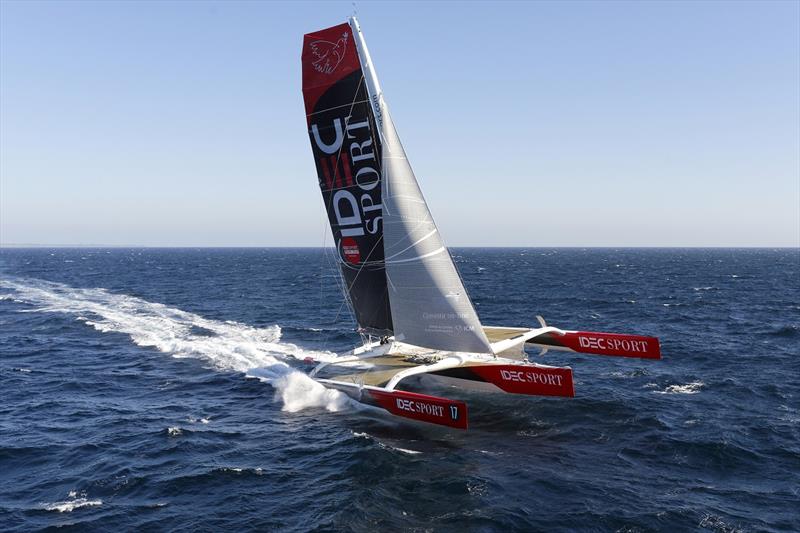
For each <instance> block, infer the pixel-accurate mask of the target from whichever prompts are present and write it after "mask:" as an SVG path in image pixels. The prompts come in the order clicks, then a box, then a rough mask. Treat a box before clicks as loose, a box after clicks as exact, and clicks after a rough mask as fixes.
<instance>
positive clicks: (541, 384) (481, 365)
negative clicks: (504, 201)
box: [302, 18, 661, 429]
mask: <svg viewBox="0 0 800 533" xmlns="http://www.w3.org/2000/svg"><path fill="white" fill-rule="evenodd" d="M302 64H303V97H304V100H305V107H306V119H307V125H308V133H309V137H310V139H311V148H312V151H313V154H314V161H315V163H316V168H317V176H318V178H319V185H320V189H321V191H322V198H323V200H324V202H325V208H326V210H327V213H328V219H329V222H330V226H331V230H332V232H333V238H334V241H335V244H336V252H337V258H338V263H339V265H340V267H341V279H342V282H343V286H344V292H345V298H346V299H347V301H348V303H349V304H350V307H351V308H352V310H353V313H354V316H355V318H356V321H357V322H358V325H359V332H360V333H361V335H362V339H363V341H364V343H363V346H360V347H358V348H356V349H354V350H353V351H352V352H350V353H348V354H343V355H341V356H339V357H338V358H336V359H335V360H334V361H332V362H325V363H320V364H318V365H316V366H315V368H314V369H313V370H312V371H311V376H312V377H314V379H316V380H317V381H319V382H320V383H323V384H324V385H326V386H328V387H332V388H336V389H339V390H342V391H344V392H346V393H348V394H349V395H350V396H352V397H354V398H356V399H357V400H359V401H361V402H364V403H367V404H371V405H374V406H376V407H380V408H382V409H385V410H387V411H389V412H390V413H392V414H395V415H399V416H403V417H407V418H412V419H416V420H421V421H425V422H432V423H435V424H441V425H445V426H451V427H456V428H462V429H466V427H467V420H468V419H467V406H466V404H465V403H464V402H462V401H458V400H452V399H447V398H440V397H435V396H429V395H426V394H420V393H419V392H412V391H409V390H404V389H408V388H409V385H410V384H413V385H415V386H419V385H420V384H421V383H423V382H422V381H421V380H420V379H419V378H420V377H423V376H424V377H433V378H436V379H439V380H447V381H449V382H451V383H455V384H458V385H459V386H464V387H470V388H478V389H484V390H494V391H502V392H506V393H513V394H527V395H541V396H565V397H572V396H574V395H575V391H574V387H573V381H572V369H571V368H569V367H563V368H560V367H554V366H547V365H542V364H536V363H532V362H530V361H528V360H527V357H526V355H525V351H524V348H525V345H533V346H538V347H539V348H541V349H542V351H543V352H544V351H547V350H550V349H555V350H567V351H572V352H579V353H586V354H597V355H611V356H622V357H640V358H649V359H659V358H660V356H661V352H660V347H659V342H658V339H656V338H654V337H643V336H638V335H623V334H617V333H599V332H586V331H569V330H562V329H558V328H555V327H552V326H548V325H547V324H546V323H545V322H544V320H543V319H542V318H541V317H537V319H538V322H539V324H538V327H530V328H522V327H486V326H482V325H481V323H480V320H479V319H478V315H477V313H476V312H475V308H474V307H473V305H472V301H471V300H470V298H469V296H468V294H467V291H466V289H465V288H464V285H463V283H462V281H461V278H460V276H459V274H458V271H457V270H456V267H455V265H454V264H453V260H452V258H451V257H450V253H449V252H448V250H447V248H446V247H445V245H444V242H443V240H442V237H441V235H440V233H439V231H438V229H437V228H436V224H434V221H433V218H432V217H431V213H430V211H429V210H428V205H427V204H426V203H425V199H424V198H423V196H422V192H421V191H420V188H419V184H418V183H417V180H416V177H415V176H414V172H413V171H412V169H411V165H410V164H409V162H408V159H407V157H406V154H405V151H404V149H403V146H402V145H401V144H400V139H399V138H398V136H397V131H396V130H395V127H394V124H393V122H392V118H391V115H390V114H389V109H388V108H387V106H386V101H385V100H384V96H383V92H382V91H381V87H380V84H379V82H378V77H377V75H376V73H375V68H374V66H373V64H372V60H371V59H370V55H369V52H368V51H367V47H366V44H365V42H364V37H363V35H362V33H361V29H360V28H359V25H358V22H357V21H356V19H355V18H350V20H349V22H347V23H345V24H341V25H338V26H333V27H331V28H327V29H324V30H320V31H317V32H314V33H309V34H307V35H305V38H304V40H303V52H302Z"/></svg>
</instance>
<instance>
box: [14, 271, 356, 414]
mask: <svg viewBox="0 0 800 533" xmlns="http://www.w3.org/2000/svg"><path fill="white" fill-rule="evenodd" d="M2 300H12V301H15V302H18V303H25V304H28V305H30V306H32V308H31V309H29V310H26V311H24V312H36V313H62V314H67V315H73V316H75V318H76V320H79V321H81V322H84V323H85V324H86V325H88V326H91V327H93V328H94V329H96V330H98V331H102V332H116V333H124V334H127V335H129V336H130V338H131V340H132V341H133V342H134V344H137V345H138V346H145V347H152V348H155V349H157V350H159V351H161V352H164V353H166V354H169V355H171V356H172V357H177V358H184V357H191V358H195V359H200V360H203V361H206V362H207V363H210V364H211V365H212V366H213V367H214V368H216V369H219V370H223V371H235V372H243V373H245V374H246V375H247V376H248V377H254V378H258V379H260V380H262V381H265V382H267V383H269V384H270V385H272V387H274V388H275V396H276V399H278V400H280V401H281V402H282V405H283V406H282V408H283V410H284V411H290V412H295V411H299V410H301V409H305V408H308V407H324V408H326V409H327V410H329V411H339V410H341V409H343V408H345V407H346V406H348V405H350V401H349V399H348V398H347V396H346V395H345V394H342V393H341V392H338V391H334V390H331V389H327V388H325V387H323V386H322V385H321V384H319V383H317V382H316V381H314V380H312V379H311V378H309V377H308V376H307V375H306V374H304V373H303V372H300V371H298V370H296V369H294V368H292V366H290V365H289V364H288V363H287V361H290V360H291V359H297V360H303V359H304V358H306V357H311V358H313V359H315V360H328V359H331V358H333V357H335V354H333V353H331V352H319V351H309V350H304V349H302V348H300V347H298V346H296V345H294V344H290V343H285V342H281V340H280V339H281V328H280V326H278V325H274V326H269V327H267V328H254V327H251V326H248V325H246V324H241V323H238V322H233V321H218V320H209V319H206V318H203V317H201V316H200V315H196V314H194V313H188V312H186V311H182V310H180V309H175V308H172V307H167V306H166V305H163V304H160V303H153V302H149V301H147V300H143V299H141V298H136V297H134V296H128V295H124V294H113V293H110V292H108V291H107V290H105V289H100V288H93V289H80V288H75V287H70V286H69V285H64V284H61V283H53V282H49V281H42V280H36V279H0V301H2Z"/></svg>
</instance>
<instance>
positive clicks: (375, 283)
mask: <svg viewBox="0 0 800 533" xmlns="http://www.w3.org/2000/svg"><path fill="white" fill-rule="evenodd" d="M353 41H354V39H353V36H352V32H351V29H350V26H349V25H348V24H340V25H339V26H334V27H331V28H327V29H324V30H320V31H318V32H314V33H309V34H307V35H305V38H304V39H303V53H302V63H303V97H304V100H305V106H306V117H307V120H308V134H309V137H310V139H311V148H312V150H313V152H314V160H315V163H316V167H317V176H318V178H319V185H320V189H321V190H322V197H323V200H324V201H325V208H326V209H327V212H328V220H329V222H330V225H331V230H332V232H333V238H334V242H335V245H336V250H337V256H338V258H339V263H340V266H341V269H342V274H343V279H344V282H345V284H346V285H347V287H346V288H347V292H348V296H349V299H350V303H351V305H352V307H353V311H354V312H355V315H356V320H357V321H358V324H359V326H360V327H361V328H363V329H364V330H366V331H368V332H371V333H378V334H389V333H391V332H392V317H391V310H390V307H389V300H388V294H387V285H386V275H385V272H384V261H383V220H382V211H383V210H382V206H381V195H382V186H381V181H382V179H381V145H380V140H379V138H378V135H377V132H376V125H375V118H374V116H373V114H372V108H371V106H370V105H369V101H368V94H367V90H366V87H365V84H364V76H363V75H362V72H361V63H360V61H359V57H358V54H357V52H356V47H355V44H354V42H353Z"/></svg>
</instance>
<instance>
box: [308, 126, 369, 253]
mask: <svg viewBox="0 0 800 533" xmlns="http://www.w3.org/2000/svg"><path fill="white" fill-rule="evenodd" d="M352 118H353V117H351V116H345V117H339V118H335V119H334V120H333V121H332V122H331V123H329V124H330V125H327V126H321V125H320V124H318V123H313V124H312V125H311V138H312V141H313V144H314V148H315V149H316V150H318V151H319V152H322V154H319V152H318V156H319V157H318V165H319V168H320V169H321V178H320V187H321V188H322V190H323V192H325V193H327V194H331V193H332V194H331V196H330V200H329V202H330V205H331V207H332V209H333V215H334V218H335V220H332V221H331V222H332V224H334V226H335V228H338V230H339V234H340V235H341V237H342V248H343V249H342V253H343V254H344V259H345V260H347V261H348V262H350V263H353V262H354V261H352V258H354V257H355V255H354V254H353V253H352V252H355V251H358V250H350V251H351V255H349V256H348V255H347V250H344V248H345V247H346V246H347V244H348V242H350V241H352V242H350V243H351V244H352V243H355V242H356V241H355V239H353V238H358V237H362V236H364V235H366V234H370V235H379V234H380V231H381V228H382V223H383V216H382V214H383V205H382V203H381V200H380V194H381V188H380V183H381V173H380V170H379V167H378V164H379V161H378V154H377V153H376V144H375V142H374V138H373V136H372V128H371V127H370V123H369V119H368V118H366V117H364V119H363V120H358V121H353V120H351V119H352ZM323 132H325V133H326V135H325V137H326V139H323V138H322V137H323V135H322V133H323ZM331 137H332V139H331ZM323 154H324V155H323ZM347 238H351V239H350V240H349V241H347V242H345V241H346V240H347ZM358 261H360V253H359V259H358ZM358 261H355V262H358Z"/></svg>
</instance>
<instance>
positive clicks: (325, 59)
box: [308, 32, 348, 74]
mask: <svg viewBox="0 0 800 533" xmlns="http://www.w3.org/2000/svg"><path fill="white" fill-rule="evenodd" d="M347 38H348V33H347V32H344V33H343V34H342V36H341V37H340V38H339V40H338V41H336V42H335V43H332V42H330V41H322V40H320V41H312V42H311V43H309V45H308V46H309V47H311V53H312V54H314V57H316V59H315V60H314V61H312V62H311V64H312V65H314V69H315V70H316V71H317V72H321V73H323V74H333V72H334V71H335V70H336V68H337V67H338V66H339V64H340V63H341V62H342V59H344V54H345V52H347Z"/></svg>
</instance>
